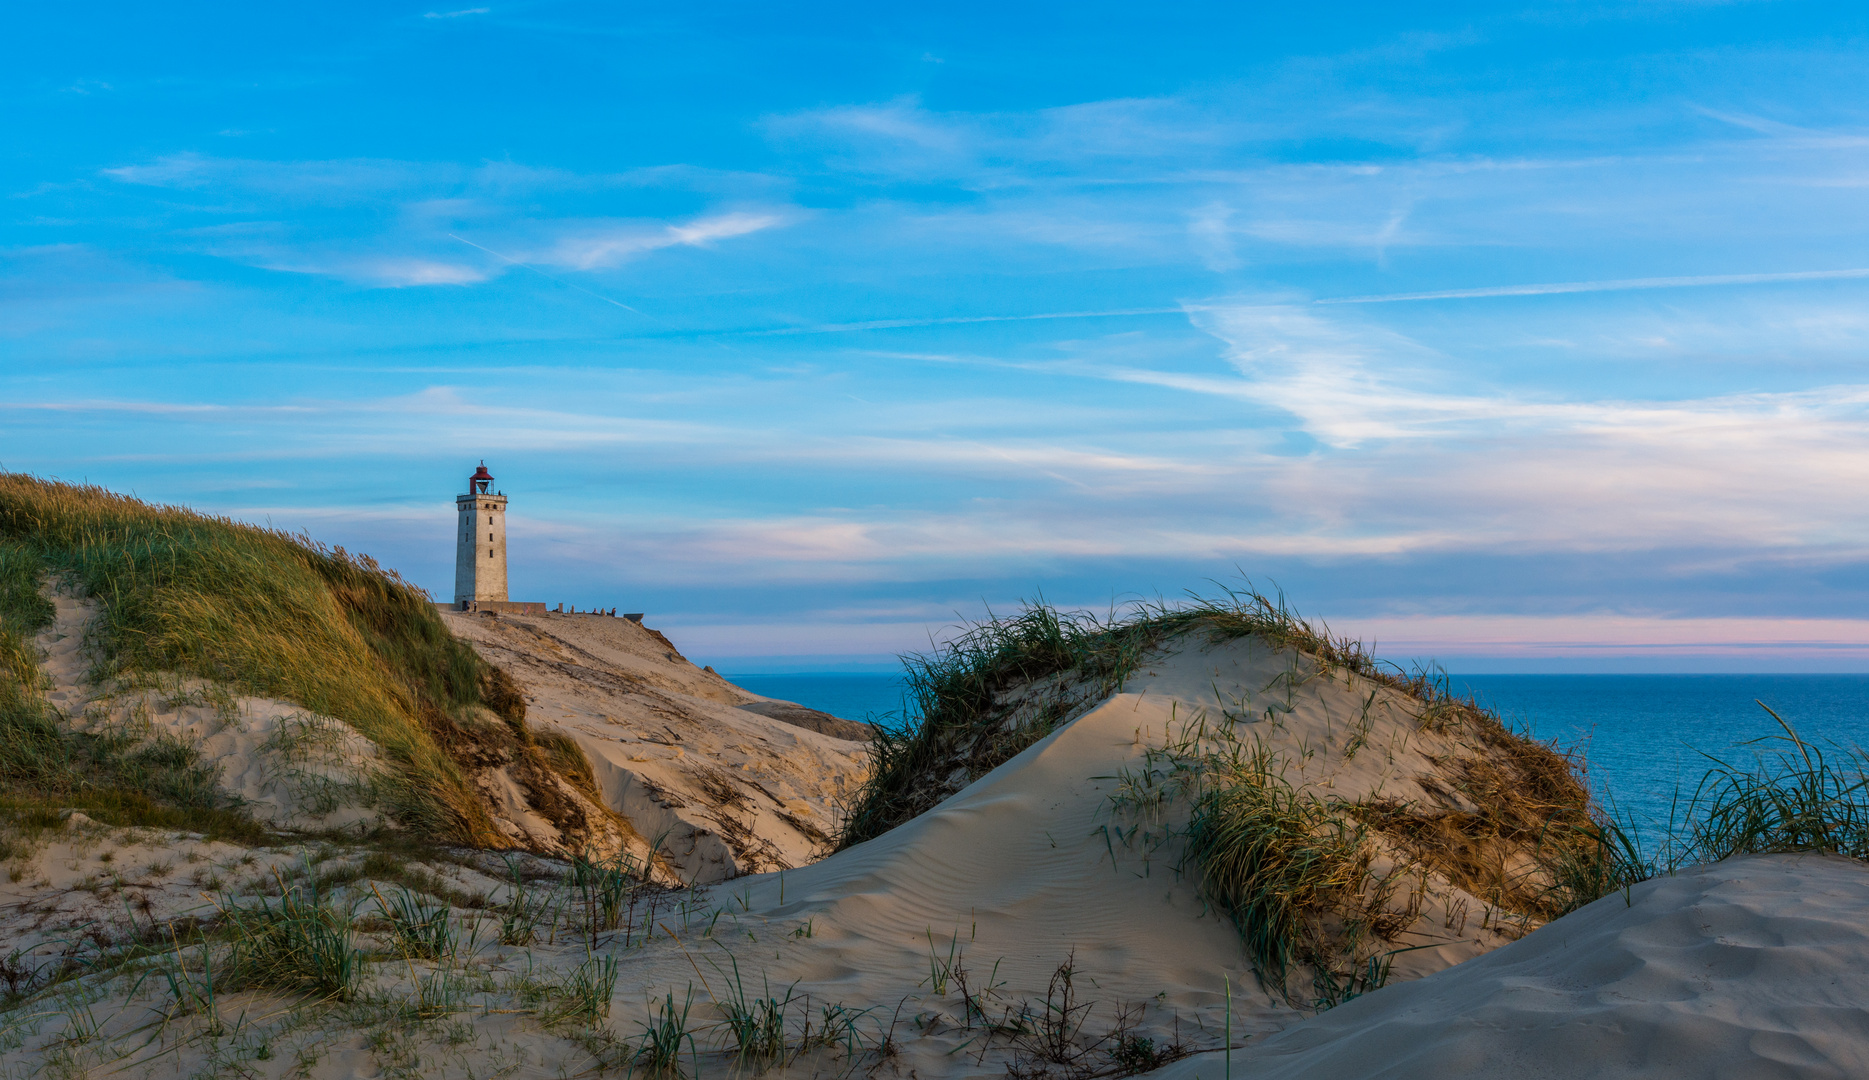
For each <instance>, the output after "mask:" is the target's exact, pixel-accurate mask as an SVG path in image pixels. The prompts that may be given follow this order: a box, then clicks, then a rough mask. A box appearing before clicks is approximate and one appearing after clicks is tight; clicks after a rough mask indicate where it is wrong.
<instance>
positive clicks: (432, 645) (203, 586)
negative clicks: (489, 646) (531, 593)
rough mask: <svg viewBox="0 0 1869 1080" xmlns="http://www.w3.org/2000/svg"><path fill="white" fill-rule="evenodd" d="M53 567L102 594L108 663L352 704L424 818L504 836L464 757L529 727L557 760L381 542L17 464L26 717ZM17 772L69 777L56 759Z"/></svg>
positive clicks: (11, 597) (428, 828) (108, 667)
mask: <svg viewBox="0 0 1869 1080" xmlns="http://www.w3.org/2000/svg"><path fill="white" fill-rule="evenodd" d="M47 580H52V581H57V582H61V583H63V584H65V585H66V586H68V587H70V588H73V589H75V590H76V591H77V592H79V593H81V594H83V595H86V596H89V597H92V598H94V599H95V600H96V601H97V602H98V603H99V604H100V605H101V609H102V614H101V617H100V619H99V620H98V622H97V624H96V625H95V626H94V628H93V631H92V633H93V635H94V640H93V641H92V642H91V644H92V645H93V646H94V647H95V650H96V655H98V656H99V657H100V660H99V663H98V665H97V668H96V670H95V671H94V672H93V676H94V680H95V681H99V682H110V681H113V680H114V681H117V682H120V683H129V684H134V683H135V682H136V681H137V680H138V679H146V678H148V677H149V676H152V675H153V674H154V673H157V672H179V673H182V674H184V675H191V676H198V677H200V678H203V679H210V680H214V681H215V682H217V683H219V684H221V685H223V686H226V687H229V688H231V689H234V690H237V691H239V692H243V693H249V694H254V695H259V696H265V697H272V698H279V699H283V700H287V701H291V702H294V703H296V704H298V705H302V706H304V707H305V708H307V709H310V710H313V711H315V712H318V713H322V714H325V715H329V716H335V717H338V718H340V719H342V720H344V721H346V722H347V723H349V724H350V725H351V726H352V727H354V728H355V729H356V730H358V731H359V732H361V733H362V734H363V735H365V736H366V737H368V738H369V739H370V740H371V741H373V742H374V743H376V744H377V746H379V747H380V748H381V749H382V751H383V753H384V755H385V757H386V759H387V760H388V762H389V763H390V765H391V767H392V769H393V773H394V779H393V781H392V783H391V784H390V785H389V790H388V792H387V796H388V799H389V801H390V803H391V805H390V806H389V808H388V809H389V810H390V812H391V813H392V815H393V816H394V817H395V818H396V819H397V820H398V821H400V822H401V823H402V824H404V825H405V826H408V827H410V828H411V829H414V830H415V831H417V832H418V833H421V834H423V835H426V836H430V837H433V838H436V839H445V840H450V841H455V842H461V843H469V844H476V845H482V844H485V845H492V846H504V843H505V841H504V840H503V839H502V838H501V837H500V835H499V834H498V833H497V831H496V830H495V829H494V827H493V824H492V822H491V820H490V818H489V816H488V814H487V811H486V810H485V808H484V807H483V806H482V804H481V802H480V800H479V799H478V798H477V797H476V796H475V795H474V793H473V792H472V790H471V789H470V787H469V785H468V782H467V779H466V776H465V774H464V771H463V768H462V763H463V762H464V761H466V762H472V761H474V760H476V758H477V757H479V758H484V757H485V756H486V755H487V753H488V752H489V750H490V749H497V748H499V747H502V746H505V747H506V748H508V752H509V753H510V748H511V747H512V745H513V744H515V743H517V744H519V745H520V747H521V750H522V757H525V758H528V760H529V759H530V758H537V759H538V760H537V761H530V762H529V763H530V764H532V765H535V766H540V767H543V765H542V763H543V762H545V761H546V760H547V757H546V755H545V754H544V753H543V752H542V751H540V750H538V749H537V748H536V747H535V746H534V745H533V741H532V739H531V738H530V735H529V732H528V731H527V729H526V725H525V720H524V716H525V712H524V710H525V705H524V699H523V698H522V697H521V696H520V694H519V692H518V690H517V688H516V687H514V686H513V684H512V682H511V680H510V679H508V678H507V677H506V676H505V673H504V672H502V671H500V670H499V669H498V668H496V667H494V666H492V665H490V664H487V663H486V662H484V661H482V660H481V659H480V658H479V657H478V656H477V655H476V654H475V653H474V651H473V650H472V649H471V648H470V647H469V646H468V645H466V644H465V643H463V642H461V641H459V640H457V639H456V638H454V636H453V635H451V634H450V633H449V632H448V630H447V628H446V627H445V626H444V625H443V624H442V622H441V620H440V618H439V617H438V616H437V615H436V613H435V611H434V609H433V607H432V605H431V603H430V600H429V598H428V596H427V595H426V594H425V593H423V592H422V591H421V590H419V589H416V588H415V587H414V586H412V585H410V584H408V583H407V582H405V581H403V580H402V579H401V578H399V577H397V576H396V574H395V573H394V572H393V571H389V570H385V569H383V568H381V567H379V566H377V565H376V563H375V562H374V561H373V560H371V559H369V558H368V557H367V556H353V555H350V554H348V553H347V552H345V551H344V550H343V549H342V548H328V547H326V546H324V545H322V544H320V543H317V542H315V541H313V540H311V539H310V538H308V537H304V536H291V535H288V534H285V533H283V532H279V531H277V530H270V529H262V528H258V527H256V526H252V525H247V524H243V523H241V522H236V521H232V520H230V519H227V518H218V517H210V516H206V515H202V514H197V513H195V512H193V511H190V510H187V509H183V508H179V507H163V506H152V505H150V504H147V503H144V502H141V501H138V500H136V499H133V498H129V497H126V496H123V495H118V494H115V493H112V492H109V491H105V490H103V489H102V488H98V487H91V486H79V485H72V484H64V483H57V482H53V481H47V480H41V479H38V478H35V477H31V476H26V475H21V474H4V475H0V627H3V629H0V660H3V661H4V665H5V666H4V668H3V669H0V671H3V672H4V675H5V678H4V680H0V681H4V683H5V685H4V686H3V687H0V700H3V701H4V702H5V709H6V715H7V717H8V719H9V723H11V724H14V725H16V726H17V725H21V724H25V725H27V726H30V725H31V723H33V722H38V721H32V720H31V717H33V716H34V715H38V716H39V718H40V720H41V721H43V720H44V719H45V717H44V713H45V708H44V706H43V705H40V704H37V703H35V701H34V697H35V694H34V690H35V683H36V680H37V678H38V675H37V670H36V667H35V661H34V657H33V656H32V654H31V647H30V643H31V639H32V635H33V634H34V633H36V632H37V631H38V630H40V629H42V628H43V627H44V626H46V625H47V624H48V623H49V622H50V620H51V618H52V608H51V605H50V604H49V603H48V602H47V601H46V600H45V599H44V598H43V597H42V596H41V595H40V592H39V588H40V585H41V583H42V582H44V581H47ZM480 707H485V708H486V709H490V710H492V711H493V712H494V713H496V714H498V715H499V716H500V718H501V720H503V721H504V723H500V722H489V721H488V720H486V719H485V718H484V717H485V716H486V714H485V713H484V712H482V711H481V708H480ZM170 756H171V757H174V756H175V755H174V753H171V755H170ZM14 779H15V780H16V781H31V783H29V784H28V786H34V787H40V788H45V787H48V786H49V787H52V788H57V787H59V786H60V785H59V784H58V782H57V781H56V780H55V778H53V777H52V776H50V775H47V776H44V777H27V776H24V775H21V776H15V777H14ZM100 782H101V783H104V784H105V785H107V786H108V784H109V781H108V780H107V779H106V780H103V781H100Z"/></svg>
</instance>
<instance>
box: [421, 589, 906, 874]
mask: <svg viewBox="0 0 1869 1080" xmlns="http://www.w3.org/2000/svg"><path fill="white" fill-rule="evenodd" d="M443 617H444V619H445V620H446V622H447V625H448V627H449V628H450V629H451V630H453V631H454V633H455V634H457V635H458V636H460V637H461V638H463V639H464V640H467V641H470V642H472V643H473V644H474V647H475V648H476V649H477V650H478V651H479V652H480V654H481V655H482V656H484V657H486V658H487V659H488V660H490V661H492V662H494V663H496V664H498V665H499V666H500V667H501V668H502V669H503V670H505V671H507V672H509V673H510V674H511V675H512V676H513V678H514V679H515V680H516V681H517V683H518V684H519V686H520V687H521V688H522V690H523V692H524V694H525V699H526V715H527V718H528V720H529V721H530V722H531V723H532V724H533V725H535V726H537V727H538V728H539V729H540V730H543V731H549V732H555V733H560V734H563V735H565V736H568V737H570V738H571V739H573V740H575V741H576V743H577V745H578V746H579V747H580V748H582V750H583V751H584V753H585V754H586V755H587V756H588V757H589V760H590V762H591V764H592V768H593V770H594V777H595V782H596V786H597V788H598V789H599V790H600V791H601V793H602V797H603V799H604V801H605V803H606V804H607V805H608V806H609V807H610V808H611V809H613V810H615V811H616V812H618V813H619V814H621V815H622V816H623V817H624V818H626V819H627V820H628V821H629V822H630V824H631V825H632V826H633V828H634V829H635V831H636V832H637V833H638V834H639V835H641V836H643V837H645V838H648V839H650V840H651V841H652V842H654V843H655V844H656V846H657V850H658V852H659V853H660V855H661V856H662V857H663V858H665V859H666V860H668V862H669V863H670V865H671V866H673V867H674V868H675V869H676V870H677V871H678V872H679V874H680V876H681V879H682V880H683V881H688V882H695V881H699V882H712V881H720V880H723V879H725V878H730V877H734V876H736V875H739V874H743V873H759V872H762V871H766V870H777V869H780V868H782V867H783V868H790V867H795V866H802V865H804V864H805V863H808V862H810V861H811V860H813V859H815V858H817V857H819V856H821V855H823V854H824V853H825V852H826V851H828V850H829V846H830V842H831V836H832V833H834V832H835V831H836V828H837V825H836V821H835V820H834V811H835V807H836V805H837V802H838V800H840V799H842V798H845V797H847V796H849V795H851V794H853V793H854V791H855V789H856V787H857V785H858V783H859V782H860V781H861V779H862V777H863V774H864V772H865V770H866V767H867V763H866V762H867V755H866V753H865V751H866V749H867V743H868V739H869V735H870V731H869V729H868V728H867V727H866V726H864V725H862V724H858V723H853V722H851V721H848V720H843V719H839V718H838V717H835V716H831V715H829V714H826V713H822V712H818V711H817V710H814V709H809V708H806V707H804V706H801V705H798V704H796V703H792V702H781V701H775V700H773V699H770V698H765V697H761V696H760V695H758V694H753V693H750V692H748V691H746V690H743V689H741V688H740V687H738V686H735V685H733V684H732V683H730V682H728V681H726V680H725V679H723V678H721V677H720V676H719V675H716V674H714V673H713V671H712V670H702V669H700V668H697V667H695V666H694V665H693V664H691V663H689V662H688V660H687V659H686V658H685V657H683V656H682V655H681V653H680V652H679V651H677V650H676V648H675V646H674V645H673V644H672V643H671V642H670V641H669V640H668V639H667V638H666V637H664V636H663V635H662V634H660V633H658V632H657V631H655V630H653V629H650V628H648V627H645V626H643V625H642V624H640V623H636V622H632V621H630V620H628V619H618V618H609V617H605V616H602V615H559V614H552V615H543V616H517V615H491V614H466V613H460V612H444V615H443Z"/></svg>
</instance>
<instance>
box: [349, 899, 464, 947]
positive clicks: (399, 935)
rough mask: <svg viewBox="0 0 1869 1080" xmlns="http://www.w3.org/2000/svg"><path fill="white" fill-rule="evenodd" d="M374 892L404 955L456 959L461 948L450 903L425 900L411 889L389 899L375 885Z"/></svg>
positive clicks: (380, 912)
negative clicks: (457, 939) (456, 952)
mask: <svg viewBox="0 0 1869 1080" xmlns="http://www.w3.org/2000/svg"><path fill="white" fill-rule="evenodd" d="M371 891H372V892H374V893H375V894H376V905H377V911H378V913H379V914H381V915H382V916H383V918H385V919H387V920H389V924H390V928H391V930H392V931H393V932H394V933H395V936H396V946H397V948H398V949H400V950H401V951H402V954H403V955H404V956H406V957H413V958H415V959H418V960H449V959H453V957H454V954H455V950H456V948H457V947H458V946H457V942H456V938H455V931H454V920H453V918H452V917H451V916H452V915H453V910H452V909H451V908H449V906H448V905H447V904H443V903H439V902H430V901H427V900H424V899H422V898H421V897H418V896H417V895H416V894H415V893H414V892H413V891H412V890H410V889H407V888H403V889H397V890H395V891H394V892H392V893H390V894H389V896H388V897H385V896H384V895H383V893H382V890H380V889H377V888H376V887H375V886H374V885H372V886H371Z"/></svg>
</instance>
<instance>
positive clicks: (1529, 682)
mask: <svg viewBox="0 0 1869 1080" xmlns="http://www.w3.org/2000/svg"><path fill="white" fill-rule="evenodd" d="M728 678H730V679H732V680H733V681H734V682H736V683H738V684H740V685H741V686H744V687H746V688H747V689H748V690H751V691H753V692H754V693H756V694H763V695H765V696H767V697H775V698H782V699H784V700H787V701H796V702H798V703H799V704H801V705H809V706H811V707H812V708H814V709H822V710H823V711H825V712H828V713H832V714H834V715H836V716H842V717H845V718H847V719H851V720H865V721H869V722H872V723H878V724H883V725H885V726H889V727H896V726H898V725H900V724H901V723H902V718H903V715H904V713H905V703H904V701H903V688H904V684H903V681H902V677H901V676H900V675H897V674H873V673H866V674H848V675H842V674H809V675H753V674H749V675H730V676H728ZM1448 683H1449V689H1451V690H1452V691H1453V692H1454V693H1455V694H1457V695H1460V696H1462V697H1465V696H1468V695H1472V696H1473V697H1475V698H1476V699H1478V701H1479V702H1480V704H1482V705H1485V706H1487V707H1488V708H1491V709H1494V710H1496V711H1497V712H1498V713H1499V714H1500V716H1501V718H1503V719H1504V720H1505V721H1506V722H1507V723H1508V724H1509V725H1512V726H1514V727H1517V728H1520V729H1522V730H1525V731H1528V732H1530V733H1531V734H1532V735H1533V736H1534V737H1536V738H1539V739H1543V740H1548V741H1553V742H1555V743H1556V744H1557V745H1558V746H1560V747H1561V748H1563V749H1566V750H1570V751H1574V752H1576V753H1577V754H1579V755H1580V756H1581V758H1582V760H1583V761H1584V762H1585V765H1586V769H1587V775H1588V777H1589V781H1590V786H1591V788H1592V789H1593V790H1594V791H1595V793H1596V795H1597V797H1598V799H1600V800H1602V801H1603V802H1604V804H1605V805H1607V806H1610V807H1612V808H1613V809H1614V810H1615V812H1616V813H1617V814H1618V815H1620V816H1622V817H1624V818H1625V819H1627V820H1630V821H1632V822H1633V823H1634V824H1635V825H1636V826H1637V828H1638V830H1639V831H1644V832H1647V833H1648V834H1650V835H1655V834H1658V832H1659V831H1660V830H1662V829H1664V828H1665V827H1666V825H1667V822H1668V821H1669V819H1670V817H1671V816H1674V815H1677V814H1678V813H1679V810H1678V809H1677V807H1678V806H1684V805H1685V803H1686V801H1687V800H1688V799H1689V798H1691V797H1692V795H1693V793H1694V789H1695V786H1696V785H1697V784H1698V783H1699V782H1700V780H1701V779H1702V778H1703V777H1704V776H1706V774H1707V772H1708V770H1709V769H1710V768H1712V767H1714V766H1715V764H1716V763H1724V764H1727V765H1731V766H1737V767H1756V765H1757V763H1758V757H1759V755H1761V754H1764V755H1768V756H1769V755H1775V754H1778V753H1781V752H1785V751H1787V750H1793V749H1794V748H1793V746H1792V744H1791V743H1789V742H1788V741H1787V739H1786V737H1785V728H1784V727H1783V726H1781V725H1780V724H1779V722H1778V720H1776V719H1774V718H1773V716H1772V713H1774V712H1775V713H1776V714H1777V715H1778V717H1781V718H1783V720H1784V722H1785V723H1786V724H1788V725H1790V727H1791V728H1792V729H1793V730H1795V731H1796V732H1797V734H1798V736H1799V738H1801V739H1803V740H1805V741H1806V742H1808V743H1810V744H1812V745H1814V746H1816V747H1818V748H1819V749H1821V750H1823V751H1825V752H1826V753H1830V754H1836V753H1844V754H1849V753H1853V752H1854V750H1855V748H1856V747H1857V746H1859V745H1864V744H1869V675H1450V676H1448ZM1767 706H1769V707H1770V709H1771V710H1772V712H1767V711H1766V707H1767Z"/></svg>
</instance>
